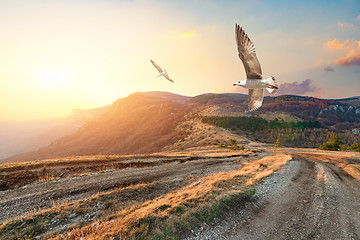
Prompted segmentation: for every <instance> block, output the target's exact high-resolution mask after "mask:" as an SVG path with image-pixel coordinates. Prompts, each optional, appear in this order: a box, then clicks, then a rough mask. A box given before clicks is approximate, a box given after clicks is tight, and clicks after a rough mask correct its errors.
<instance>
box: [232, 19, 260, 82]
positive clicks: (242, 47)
mask: <svg viewBox="0 0 360 240" xmlns="http://www.w3.org/2000/svg"><path fill="white" fill-rule="evenodd" d="M235 37H236V44H237V47H238V52H239V57H240V59H241V60H242V62H243V64H244V67H245V71H246V77H247V78H248V79H262V76H261V75H262V72H261V66H260V62H259V60H258V58H257V56H256V53H255V46H254V44H253V43H252V42H251V40H250V38H249V37H248V35H247V34H246V33H245V32H244V30H243V29H242V28H241V27H240V26H239V25H237V24H236V25H235Z"/></svg>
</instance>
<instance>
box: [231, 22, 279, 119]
mask: <svg viewBox="0 0 360 240" xmlns="http://www.w3.org/2000/svg"><path fill="white" fill-rule="evenodd" d="M235 38H236V44H237V48H238V52H239V58H240V59H241V61H242V62H243V64H244V68H245V72H246V79H245V80H240V81H238V82H236V83H234V86H236V85H238V86H241V87H243V88H248V89H249V95H248V105H249V111H250V112H252V111H255V110H256V109H258V108H260V107H261V105H262V102H263V98H264V88H266V89H267V90H268V91H269V92H270V93H272V94H274V93H276V90H277V89H278V86H277V84H276V82H275V78H274V77H269V78H266V79H264V78H263V77H262V72H261V66H260V62H259V60H258V58H257V56H256V53H255V46H254V44H253V43H252V42H251V40H250V38H249V37H248V35H247V34H246V33H245V32H244V30H243V29H242V28H241V27H240V26H239V25H237V24H236V25H235Z"/></svg>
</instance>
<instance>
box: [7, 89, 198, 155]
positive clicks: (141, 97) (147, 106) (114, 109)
mask: <svg viewBox="0 0 360 240" xmlns="http://www.w3.org/2000/svg"><path fill="white" fill-rule="evenodd" d="M185 98H186V97H181V96H179V95H175V94H159V93H152V94H149V93H145V94H144V93H134V94H132V95H130V96H128V97H126V98H122V99H119V100H117V101H116V102H114V103H113V104H112V105H111V106H110V108H109V109H108V111H106V112H105V113H104V114H103V115H102V116H100V117H99V118H97V119H96V120H94V121H90V122H88V123H86V124H85V125H84V126H82V127H81V128H80V129H78V130H77V131H76V132H75V133H73V134H70V135H67V136H65V137H62V138H60V139H58V140H56V141H55V142H53V143H52V144H50V145H49V146H47V147H44V148H42V149H40V150H38V151H35V152H30V153H25V154H21V155H18V156H15V157H12V158H9V159H7V161H27V160H34V159H46V158H54V157H66V156H75V155H95V154H130V153H131V154H136V153H149V152H156V151H161V149H162V148H163V147H164V146H166V145H167V144H169V143H170V142H172V141H174V140H176V139H178V138H180V137H181V136H182V135H183V134H184V131H183V130H181V129H178V130H176V129H175V128H176V126H177V125H178V123H179V122H181V121H183V120H184V115H185V114H186V113H188V112H189V111H190V110H191V109H192V108H193V107H194V106H195V105H196V104H191V103H183V102H184V101H183V100H184V99H185Z"/></svg>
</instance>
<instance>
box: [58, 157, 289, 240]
mask: <svg viewBox="0 0 360 240" xmlns="http://www.w3.org/2000/svg"><path fill="white" fill-rule="evenodd" d="M290 159H291V157H290V156H288V155H285V154H277V155H275V156H273V157H265V158H263V159H261V160H257V161H254V162H252V163H248V164H246V165H245V166H244V167H242V168H241V169H239V170H236V171H231V172H222V173H218V174H214V175H211V176H207V177H203V178H199V179H194V181H192V182H191V183H190V184H188V185H186V186H184V187H182V188H179V189H177V190H175V191H171V192H169V193H167V194H165V195H162V196H160V197H157V198H153V199H149V200H147V201H145V202H144V203H142V204H136V203H135V204H133V205H131V206H129V207H127V208H124V209H122V210H121V211H119V212H117V213H116V214H114V215H113V216H112V218H111V220H110V221H105V220H104V219H103V220H100V221H97V222H95V223H94V224H92V225H87V226H84V227H81V228H77V229H74V230H72V231H70V232H68V233H67V234H66V235H65V236H64V235H62V237H60V236H57V237H55V239H61V238H65V239H77V238H79V237H82V236H86V238H87V239H99V238H101V239H112V238H116V237H121V238H126V239H128V238H130V239H152V238H153V239H159V238H160V239H168V238H170V239H172V238H176V237H178V236H179V234H182V233H184V231H185V232H186V230H189V229H190V228H191V226H192V225H193V224H195V225H196V224H197V223H199V222H200V221H211V220H212V219H213V218H214V217H218V216H219V214H220V213H219V211H220V210H221V209H219V207H220V206H221V204H220V203H223V202H229V201H230V200H231V199H237V198H239V199H240V198H243V197H246V196H247V197H248V195H249V194H251V191H250V192H249V190H250V189H251V186H252V185H253V184H254V183H258V182H259V179H261V178H263V177H266V176H268V175H269V174H271V173H272V172H273V171H276V170H277V169H279V167H280V166H282V165H284V164H285V163H286V162H287V161H288V160H290ZM229 199H230V200H229Z"/></svg>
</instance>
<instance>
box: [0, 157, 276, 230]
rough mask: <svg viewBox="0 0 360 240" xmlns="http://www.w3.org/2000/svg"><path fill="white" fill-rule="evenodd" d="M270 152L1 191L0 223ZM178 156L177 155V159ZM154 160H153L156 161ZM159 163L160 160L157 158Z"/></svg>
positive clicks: (237, 163) (236, 163)
mask: <svg viewBox="0 0 360 240" xmlns="http://www.w3.org/2000/svg"><path fill="white" fill-rule="evenodd" d="M268 154H269V153H265V152H263V153H259V155H257V154H256V156H255V155H254V156H253V157H242V156H238V157H224V158H221V157H216V158H195V159H194V160H187V161H183V160H181V159H180V160H179V161H173V162H172V161H169V162H170V163H161V164H159V165H158V166H156V167H140V168H126V169H120V170H111V171H108V172H107V171H104V172H103V173H92V174H90V175H88V176H82V177H72V178H65V179H61V180H56V181H50V182H45V183H37V184H30V185H26V186H23V187H21V188H17V189H10V190H6V191H0V209H1V211H0V224H1V223H3V222H4V221H6V220H8V219H13V218H15V217H18V216H22V215H24V214H25V213H27V212H30V211H34V209H35V211H39V210H42V209H47V208H51V207H52V206H53V204H54V203H59V202H60V203H62V202H72V201H76V200H80V199H86V198H88V197H90V196H92V195H94V194H97V193H99V192H106V191H110V190H112V189H116V188H119V187H122V186H127V185H130V184H136V183H140V182H141V183H145V182H153V181H161V180H169V179H170V180H171V179H175V178H182V177H186V176H190V175H193V176H205V175H209V174H213V173H217V172H221V171H231V170H235V169H237V168H239V167H240V166H241V164H242V162H243V161H245V160H251V159H257V158H259V157H261V156H265V155H268ZM176 159H177V158H176ZM155 161H156V160H155ZM159 161H160V162H161V159H160V160H159Z"/></svg>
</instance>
